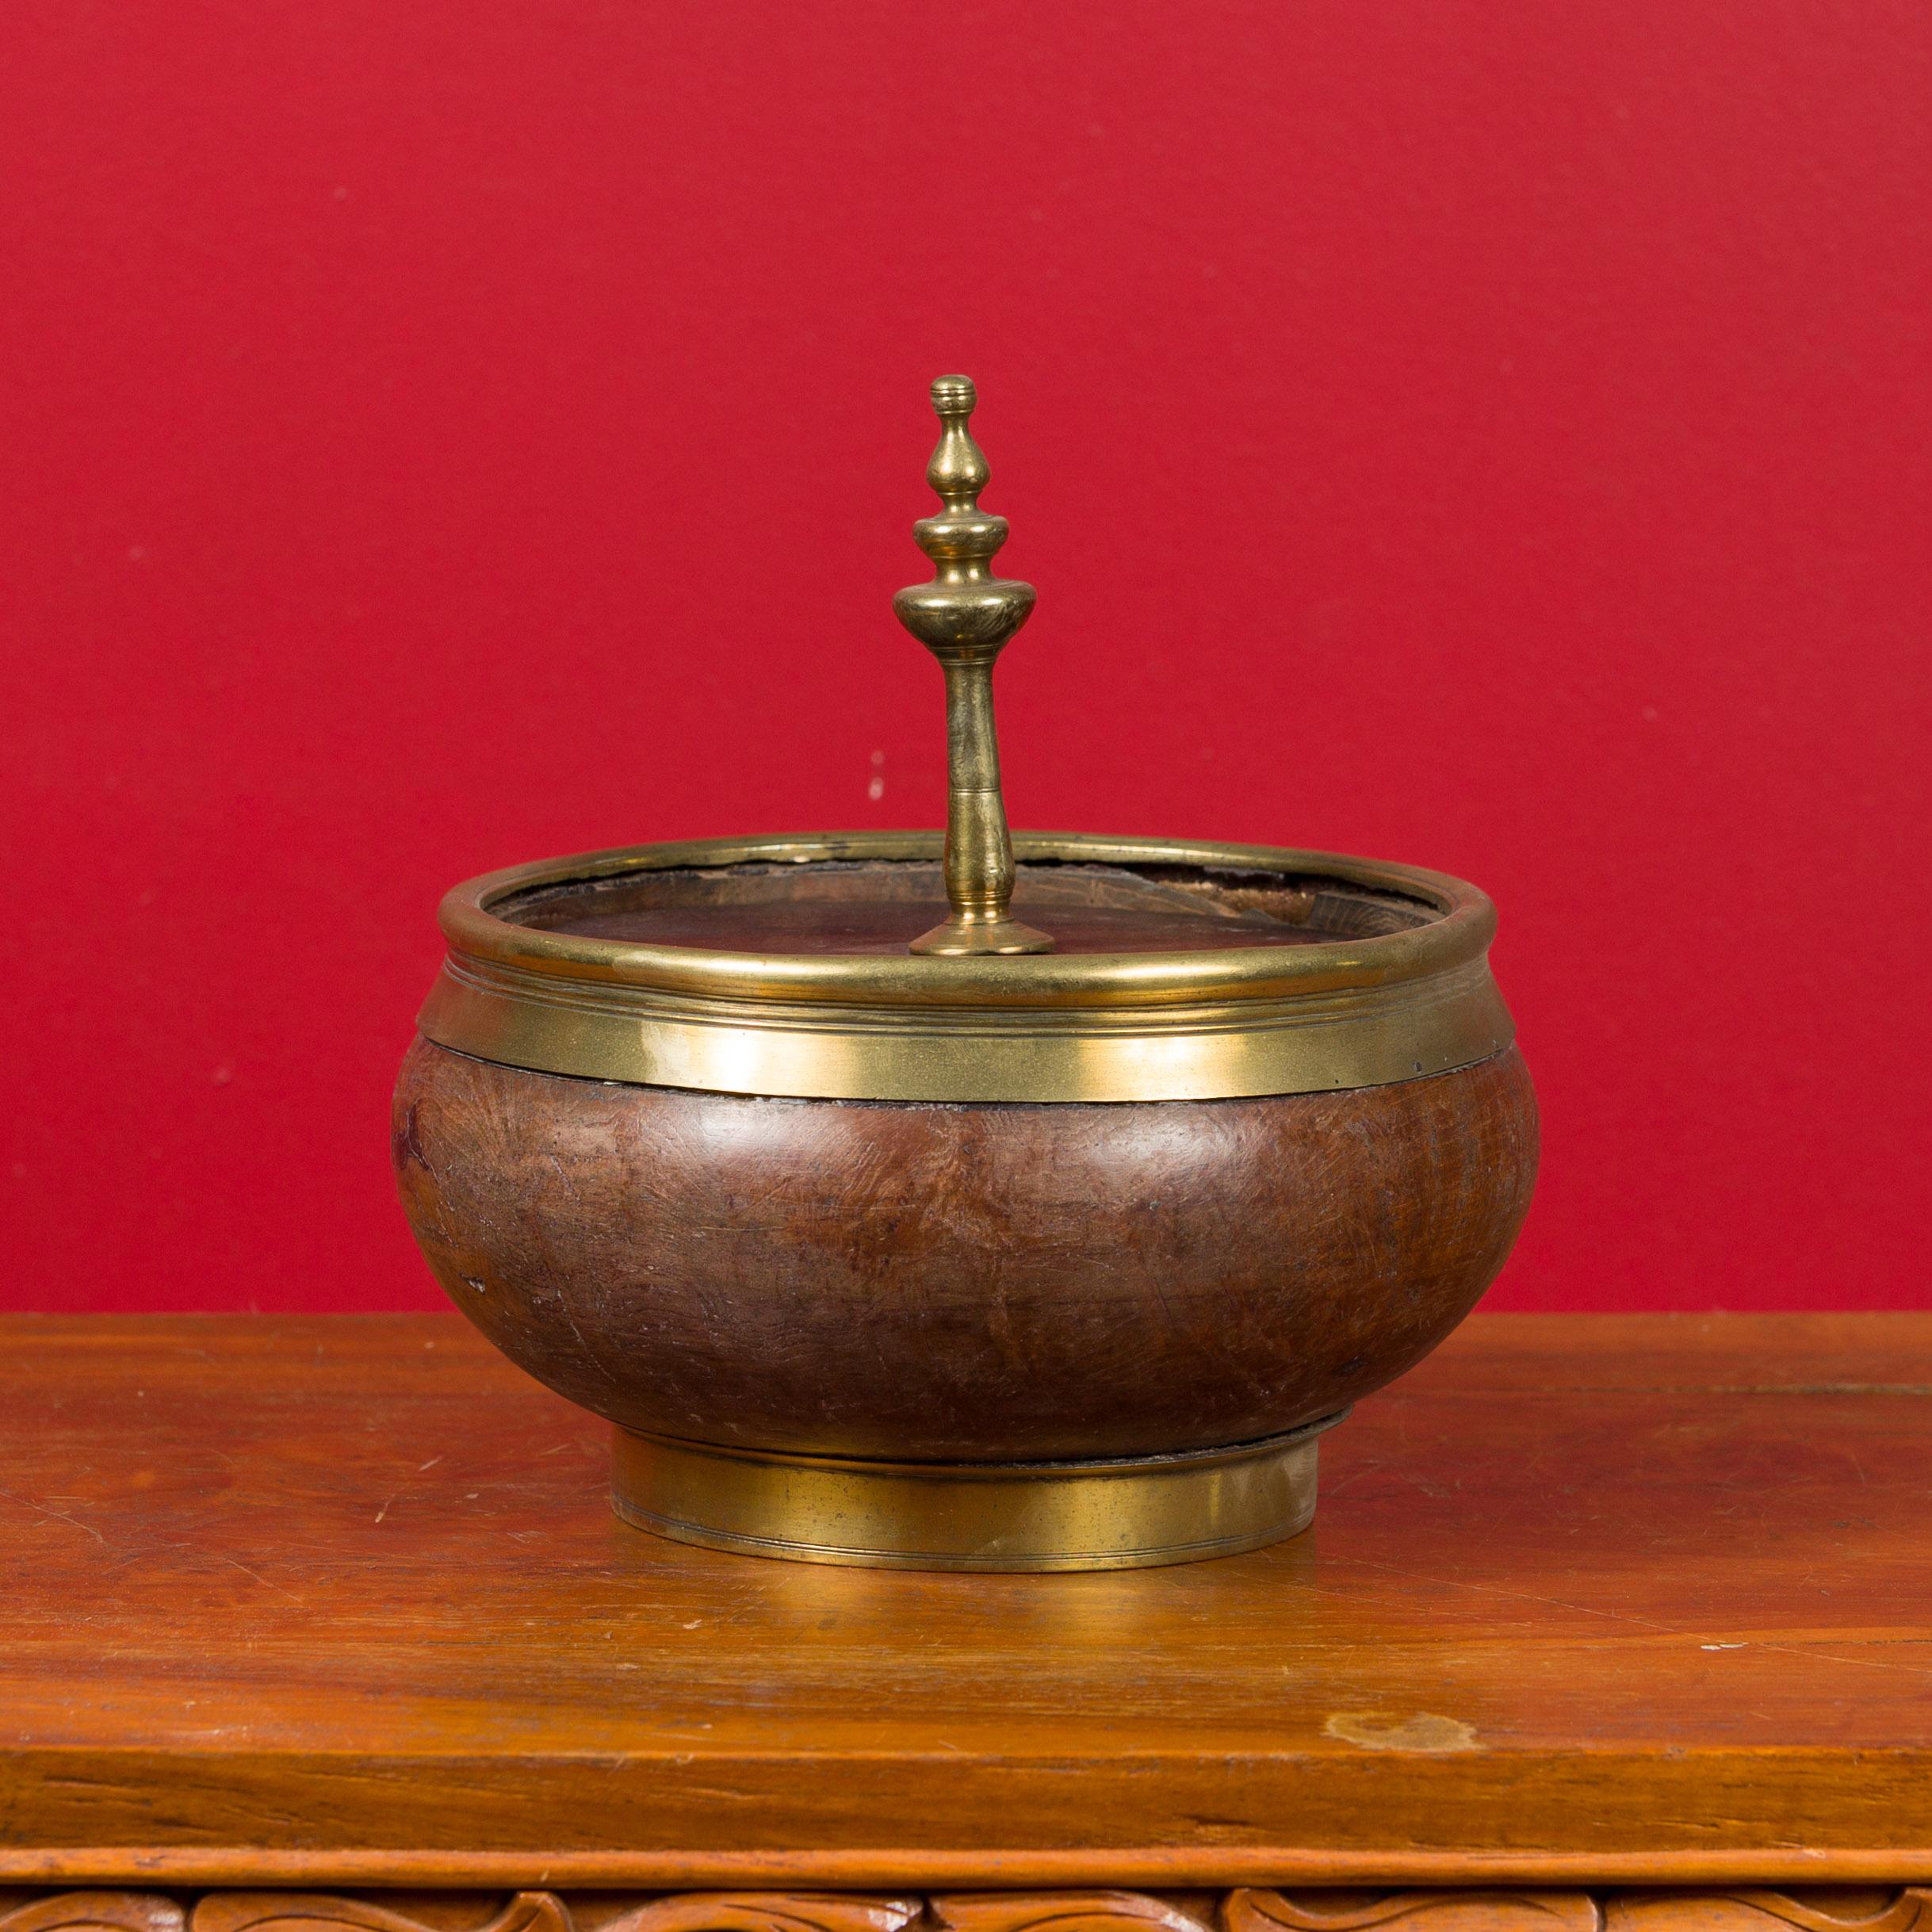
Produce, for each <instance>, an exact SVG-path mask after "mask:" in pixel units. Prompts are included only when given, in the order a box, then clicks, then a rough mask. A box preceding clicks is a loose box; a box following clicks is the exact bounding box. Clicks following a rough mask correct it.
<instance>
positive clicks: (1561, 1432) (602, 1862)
mask: <svg viewBox="0 0 1932 1932" xmlns="http://www.w3.org/2000/svg"><path fill="white" fill-rule="evenodd" d="M0 1348H3V1349H4V1352H5V1353H4V1360H5V1368H4V1369H0V1880H5V1881H9V1882H13V1883H25V1882H35V1881H39V1882H52V1881H55V1880H60V1881H68V1880H72V1881H82V1880H95V1881H99V1882H103V1883H113V1882H123V1881H130V1880H139V1879H142V1878H145V1879H146V1880H148V1881H150V1882H160V1883H165V1882H168V1881H169V1880H174V1881H175V1882H178V1883H181V1884H251V1883H263V1882H277V1881H287V1882H290V1883H294V1882H299V1881H300V1879H301V1878H302V1877H303V1876H304V1874H305V1873H312V1872H314V1871H316V1870H320V1869H323V1868H324V1867H325V1866H326V1869H327V1871H328V1872H329V1873H331V1875H332V1876H334V1877H337V1878H342V1877H359V1878H362V1879H364V1880H368V1881H369V1882H371V1883H409V1884H445V1883H447V1884H456V1883H463V1882H474V1883H484V1882H488V1883H503V1884H550V1883H555V1884H565V1883H568V1884H576V1885H583V1886H595V1885H611V1886H616V1885H653V1886H654V1885H682V1884H748V1883H755V1882H757V1883H772V1884H778V1883H797V1882H801V1881H802V1882H809V1883H814V1884H826V1885H866V1884H893V1883H897V1882H899V1881H900V1880H901V1879H902V1878H903V1877H905V1874H906V1873H907V1872H908V1871H909V1869H911V1867H912V1865H915V1864H916V1866H917V1869H918V1871H919V1873H920V1876H921V1877H922V1880H924V1881H925V1882H929V1883H951V1884H1078V1883H1081V1882H1085V1881H1087V1880H1101V1879H1104V1880H1106V1881H1107V1882H1110V1883H1114V1884H1147V1885H1167V1886H1170V1887H1171V1886H1183V1885H1192V1884H1202V1885H1207V1884H1235V1883H1240V1882H1243V1881H1245V1880H1250V1879H1252V1880H1257V1881H1271V1882H1273V1881H1285V1880H1293V1879H1295V1878H1296V1877H1321V1878H1322V1879H1325V1880H1326V1881H1327V1882H1329V1883H1357V1882H1359V1883H1363V1884H1370V1883H1375V1882H1378V1881H1387V1882H1391V1883H1398V1882H1405V1883H1406V1882H1410V1881H1416V1882H1429V1881H1433V1880H1444V1879H1453V1880H1463V1881H1467V1880H1471V1879H1472V1878H1475V1877H1488V1878H1494V1879H1498V1880H1502V1879H1513V1880H1525V1879H1528V1878H1547V1879H1548V1880H1551V1881H1552V1882H1558V1881H1563V1882H1567V1881H1570V1880H1574V1881H1578V1882H1590V1881H1597V1880H1603V1881H1610V1880H1619V1879H1624V1880H1651V1881H1655V1880H1662V1879H1669V1880H1684V1881H1686V1882H1689V1881H1693V1880H1705V1879H1712V1880H1723V1879H1729V1878H1741V1877H1754V1878H1756V1879H1758V1880H1766V1879H1773V1878H1778V1877H1785V1878H1789V1879H1792V1880H1798V1881H1801V1882H1812V1883H1815V1882H1819V1881H1821V1880H1827V1879H1835V1880H1844V1881H1850V1880H1856V1879H1858V1878H1861V1877H1881V1876H1882V1877H1884V1878H1886V1879H1888V1880H1894V1881H1896V1880H1902V1879H1905V1878H1910V1877H1932V1317H1921V1316H1917V1315H1863V1316H1789V1317H1775V1318H1774V1317H1729V1318H1725V1317H1718V1318H1663V1317H1629V1318H1623V1317H1614V1318H1613V1317H1607V1316H1596V1317H1572V1318H1563V1317H1532V1316H1498V1317H1492V1318H1482V1317H1479V1318H1476V1319H1475V1320H1474V1321H1472V1322H1471V1323H1470V1324H1469V1325H1468V1326H1467V1328H1466V1329H1464V1330H1463V1332H1462V1333H1460V1335H1459V1336H1457V1337H1456V1338H1455V1339H1454V1340H1453V1341H1451V1342H1450V1343H1449V1344H1448V1345H1447V1346H1446V1347H1445V1348H1444V1349H1443V1350H1442V1351H1441V1352H1440V1354H1438V1355H1437V1356H1436V1357H1435V1358H1434V1359H1433V1360H1431V1361H1429V1363H1427V1364H1425V1365H1424V1366H1423V1367H1422V1368H1421V1369H1419V1370H1417V1372H1414V1374H1412V1375H1410V1376H1409V1377H1408V1378H1407V1379H1406V1380H1404V1381H1403V1382H1402V1383H1399V1384H1398V1386H1397V1387H1395V1388H1394V1389H1393V1390H1391V1391H1389V1392H1388V1393H1387V1394H1384V1395H1383V1396H1380V1397H1378V1398H1375V1400H1373V1401H1371V1402H1366V1403H1364V1404H1363V1405H1362V1406H1361V1407H1360V1409H1359V1410H1357V1411H1356V1414H1355V1416H1354V1417H1353V1419H1352V1420H1351V1421H1349V1422H1348V1423H1347V1424H1345V1425H1344V1426H1343V1427H1342V1428H1341V1429H1338V1430H1337V1431H1336V1432H1335V1433H1333V1435H1331V1436H1330V1437H1328V1438H1326V1440H1325V1442H1324V1444H1323V1448H1322V1503H1321V1508H1320V1512H1319V1514H1318V1518H1317V1521H1316V1526H1315V1528H1314V1530H1313V1531H1312V1532H1310V1533H1309V1534H1308V1535H1306V1536H1303V1537H1302V1538H1300V1539H1299V1540H1297V1541H1295V1542H1293V1543H1291V1544H1284V1545H1282V1546H1280V1547H1279V1548H1276V1549H1273V1550H1270V1551H1263V1552H1260V1553H1258V1554H1256V1555H1249V1556H1241V1557H1234V1558H1230V1559H1223V1560H1222V1561H1220V1562H1217V1563H1203V1564H1197V1565H1193V1566H1190V1567H1184V1568H1178V1569H1169V1570H1142V1571H1126V1572H1117V1573H1113V1574H1098V1575H1076V1576H1045V1577H947V1576H921V1575H916V1574H899V1573H891V1572H880V1571H869V1570H839V1569H827V1568H818V1567H809V1566H804V1565H794V1564H787V1563H767V1562H762V1561H759V1560H758V1559H752V1558H747V1557H736V1556H727V1555H717V1554H713V1553H711V1552H709V1551H702V1550H696V1549H690V1548H683V1547H681V1546H679V1545H675V1544H669V1543H664V1542H660V1541H658V1540H655V1539H653V1538H652V1537H650V1536H646V1535H644V1534H641V1533H640V1532H637V1531H635V1530H631V1529H627V1528H625V1527H623V1526H622V1525H620V1524H619V1523H618V1522H617V1521H615V1519H614V1517H612V1516H611V1514H610V1510H609V1508H608V1506H607V1504H606V1490H605V1484H606V1456H607V1444H606V1436H605V1432H604V1430H603V1426H602V1425H599V1423H597V1422H596V1421H593V1420H592V1419H591V1417H588V1416H587V1415H585V1414H582V1413H580V1412H579V1411H578V1410H574V1409H572V1408H571V1407H569V1406H567V1405H566V1404H565V1403H564V1402H561V1401H560V1400H559V1399H558V1398H556V1397H554V1396H552V1395H550V1394H547V1393H546V1392H545V1391H543V1390H541V1389H540V1388H538V1387H536V1386H535V1385H534V1383H530V1382H529V1381H527V1380H526V1379H524V1378H523V1377H522V1375H519V1374H518V1372H516V1371H515V1370H514V1369H512V1368H510V1367H508V1366H507V1364H505V1363H503V1361H501V1360H499V1358H498V1357H497V1356H495V1355H494V1354H493V1353H492V1352H491V1351H490V1350H489V1349H488V1347H487V1346H486V1345H484V1344H483V1343H482V1342H481V1341H480V1340H479V1339H477V1338H476V1337H474V1336H473V1335H472V1333H471V1332H470V1331H469V1329H468V1328H467V1327H466V1326H464V1325H463V1324H461V1322H459V1321H458V1320H457V1319H456V1318H454V1317H446V1318H438V1317H381V1318H321V1319H303V1320H285V1319H270V1318H241V1319H227V1318H166V1319H150V1320H117V1319H107V1318H94V1319H80V1320H53V1319H35V1318H12V1319H11V1320H10V1321H8V1322H4V1323H0Z"/></svg>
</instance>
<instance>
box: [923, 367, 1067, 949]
mask: <svg viewBox="0 0 1932 1932" xmlns="http://www.w3.org/2000/svg"><path fill="white" fill-rule="evenodd" d="M978 400H979V397H978V395H977V392H976V391H975V390H974V387H973V384H972V382H971V381H970V379H969V378H968V377H964V376H942V377H940V378H939V381H937V382H935V383H934V384H933V385H932V407H934V409H935V410H936V411H938V412H939V422H940V424H941V432H940V435H939V447H938V448H937V449H936V450H934V451H933V453H932V461H931V463H929V464H928V465H927V466H926V480H927V482H928V483H929V484H932V488H933V489H934V490H935V492H937V493H938V495H939V500H940V502H941V503H943V504H944V505H945V506H946V507H945V508H944V509H943V511H940V513H939V515H937V516H933V517H922V518H920V520H919V521H918V522H916V523H915V524H914V525H913V526H912V535H913V537H914V538H915V539H916V541H917V542H918V545H919V547H920V549H922V550H924V552H925V553H926V554H927V556H928V557H931V558H932V562H933V566H934V574H933V580H932V582H931V583H915V584H913V585H912V587H910V588H909V589H907V590H903V591H900V593H899V594H898V595H897V596H896V597H895V598H893V600H892V607H893V610H894V611H895V612H897V614H898V618H899V622H901V624H903V625H904V626H905V627H906V629H908V630H909V631H910V632H911V633H912V635H913V636H914V637H916V638H917V639H918V640H919V641H920V643H921V644H923V645H924V646H925V647H926V648H927V649H928V651H930V652H932V655H933V656H935V657H936V658H937V659H938V660H939V666H940V668H941V669H942V670H943V671H944V672H945V674H946V771H947V803H946V897H947V901H948V902H949V904H950V905H951V908H952V912H951V917H949V918H948V919H947V920H946V922H945V923H944V924H943V925H938V926H935V927H934V928H932V931H931V932H928V933H926V934H924V935H923V936H922V937H920V938H919V939H915V940H913V941H912V945H911V947H909V951H912V952H915V953H947V954H980V953H1049V952H1051V951H1053V941H1052V940H1051V939H1049V938H1048V937H1047V936H1046V934H1045V933H1043V932H1035V931H1034V930H1033V928H1031V926H1023V925H1021V924H1019V922H1018V921H1017V920H1012V919H1009V918H1008V916H1007V911H1006V909H1007V905H1008V901H1010V900H1011V899H1012V896H1013V844H1012V839H1011V838H1010V837H1009V836H1008V833H1007V829H1006V807H1005V805H1004V803H1003V802H1002V801H1001V799H1000V747H999V743H998V740H997V737H996V736H995V735H994V731H993V660H994V659H995V658H996V657H997V656H999V655H1000V652H1001V651H1002V650H1004V648H1006V644H1007V641H1008V639H1009V638H1010V637H1012V634H1013V633H1014V632H1015V631H1016V630H1018V629H1019V628H1020V626H1021V625H1022V624H1023V623H1025V622H1026V621H1027V618H1029V617H1030V616H1031V614H1032V613H1033V586H1032V585H1031V584H1030V583H1016V582H1015V581H1014V580H1012V578H1010V577H996V576H994V575H993V572H992V571H991V570H990V569H989V568H988V565H989V562H990V560H991V559H992V557H993V553H994V552H996V551H997V549H999V547H1000V545H1001V544H1003V543H1004V542H1005V541H1006V519H1005V518H1004V517H996V516H992V515H989V514H988V513H987V512H986V511H984V510H982V509H981V508H980V507H979V493H980V492H981V490H983V489H985V487H986V477H987V469H986V459H985V457H984V456H982V455H981V453H980V449H979V446H978V444H977V443H976V442H974V440H973V437H972V432H971V431H970V430H968V429H967V427H966V419H967V418H968V417H969V416H970V415H972V413H973V408H974V404H976V403H977V401H978Z"/></svg>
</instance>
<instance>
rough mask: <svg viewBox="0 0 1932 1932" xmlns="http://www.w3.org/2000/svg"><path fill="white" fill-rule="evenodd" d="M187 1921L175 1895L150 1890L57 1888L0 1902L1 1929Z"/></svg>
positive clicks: (165, 1927)
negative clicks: (38, 1896) (49, 1893)
mask: <svg viewBox="0 0 1932 1932" xmlns="http://www.w3.org/2000/svg"><path fill="white" fill-rule="evenodd" d="M0 1896H3V1895H0ZM186 1922H187V1914H186V1912H185V1911H183V1910H182V1907H180V1906H179V1905H178V1904H177V1903H175V1902H174V1899H164V1898H162V1897H161V1896H159V1895H158V1894H157V1893H155V1892H55V1893H54V1894H53V1896H52V1897H51V1898H42V1899H29V1901H28V1903H25V1905H13V1906H9V1905H7V1904H5V1903H0V1932H97V1929H98V1932H182V1928H183V1926H185V1925H186Z"/></svg>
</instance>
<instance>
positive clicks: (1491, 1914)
mask: <svg viewBox="0 0 1932 1932" xmlns="http://www.w3.org/2000/svg"><path fill="white" fill-rule="evenodd" d="M476 1896H478V1897H479V1898H483V1899H484V1903H480V1904H479V1905H477V1906H476V1907H475V1908H474V1909H469V1910H466V1909H465V1908H464V1907H462V1906H461V1905H460V1904H459V1903H456V1902H454V1900H453V1899H452V1896H450V1895H448V1894H444V1895H439V1896H438V1898H437V1899H436V1900H435V1901H434V1903H430V1902H426V1901H425V1900H423V1899H415V1898H412V1897H411V1895H410V1894H408V1893H407V1892H399V1893H396V1894H392V1895H382V1894H376V1895H362V1896H355V1895H351V1894H337V1893H334V1892H239V1891H236V1892H205V1893H201V1894H200V1895H199V1896H194V1895H192V1894H190V1895H188V1896H186V1897H177V1896H167V1895H165V1894H163V1893H159V1892H120V1891H109V1890H106V1889H100V1890H88V1891H75V1892H53V1893H48V1894H41V1895H39V1896H34V1895H31V1894H28V1893H25V1892H20V1891H15V1892H10V1893H5V1892H0V1932H906V1929H907V1928H908V1927H909V1926H913V1925H914V1922H915V1921H917V1922H920V1924H921V1925H922V1926H924V1927H926V1928H928V1932H1375V1928H1379V1927H1383V1926H1388V1927H1400V1928H1401V1929H1402V1932H1777V1928H1779V1927H1781V1926H1784V1927H1790V1928H1792V1929H1793V1932H1932V1888H1926V1887H1919V1886H1907V1887H1906V1888H1903V1889H1893V1888H1865V1889H1861V1890H1853V1889H1850V1888H1837V1889H1831V1890H1819V1891H1815V1892H1804V1893H1802V1894H1800V1895H1796V1896H1793V1895H1790V1894H1787V1893H1785V1892H1772V1891H1762V1890H1755V1889H1749V1888H1731V1889H1722V1888H1711V1889H1706V1890H1701V1891H1692V1890H1671V1891H1662V1890H1654V1891H1633V1890H1623V1891H1578V1890H1571V1891H1527V1890H1525V1891H1513V1890H1509V1889H1508V1888H1495V1887H1473V1886H1472V1887H1470V1888H1467V1889H1464V1890H1461V1891H1456V1890H1450V1889H1446V1888H1445V1889H1441V1890H1437V1891H1407V1892H1365V1891H1360V1890H1353V1891H1341V1890H1337V1891H1324V1892H1318V1891H1312V1890H1295V1891H1291V1892H1273V1891H1265V1890H1261V1889H1258V1888H1253V1887H1244V1888H1241V1889H1239V1890H1237V1891H1233V1892H1226V1893H1225V1894H1222V1896H1219V1897H1218V1898H1215V1897H1212V1896H1211V1895H1203V1894H1201V1893H1198V1892H1188V1893H1176V1894H1174V1895H1172V1896H1169V1895H1164V1894H1159V1893H1153V1892H1097V1891H1096V1892H1072V1891H1068V1892H938V1893H934V1894H932V1895H930V1896H914V1895H912V1894H905V1895H883V1894H877V1893H859V1892H665V1893H660V1894H657V1895H655V1896H638V1897H624V1896H612V1895H609V1894H598V1895H587V1896H582V1897H577V1898H573V1897H572V1896H567V1895H565V1894H562V1893H559V1892H516V1893H514V1894H512V1895H511V1896H510V1897H508V1898H507V1899H503V1900H502V1902H501V1903H497V1904H495V1906H493V1907H492V1905H491V1904H490V1903H488V1899H487V1896H486V1895H482V1894H479V1895H476Z"/></svg>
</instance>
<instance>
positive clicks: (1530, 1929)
mask: <svg viewBox="0 0 1932 1932" xmlns="http://www.w3.org/2000/svg"><path fill="white" fill-rule="evenodd" d="M1225 1917H1226V1924H1227V1932H1319V1929H1320V1928H1325V1927H1329V1928H1333V1929H1334V1932H1343V1929H1344V1928H1351V1929H1352V1928H1354V1927H1357V1926H1360V1927H1363V1928H1367V1927H1369V1926H1398V1925H1399V1926H1410V1927H1414V1928H1415V1932H1424V1929H1425V1928H1426V1932H1601V1928H1602V1926H1603V1922H1604V1921H1603V1909H1602V1907H1601V1906H1599V1905H1598V1904H1597V1901H1596V1900H1595V1899H1593V1898H1592V1897H1591V1896H1590V1894H1589V1893H1588V1892H1508V1891H1494V1890H1490V1891H1482V1890H1477V1889H1475V1888H1471V1889H1469V1890H1467V1891H1463V1892H1389V1893H1387V1894H1385V1895H1383V1896H1380V1897H1375V1896H1370V1897H1367V1898H1357V1899H1351V1898H1349V1897H1348V1896H1347V1895H1346V1894H1345V1893H1343V1894H1337V1893H1333V1892H1331V1893H1329V1894H1327V1895H1326V1896H1324V1897H1323V1898H1322V1899H1321V1900H1320V1901H1319V1902H1318V1901H1316V1900H1314V1899H1295V1898H1293V1897H1291V1896H1284V1894H1282V1893H1280V1892H1256V1891H1241V1892H1230V1893H1229V1895H1228V1899H1227V1903H1226V1907H1225Z"/></svg>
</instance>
